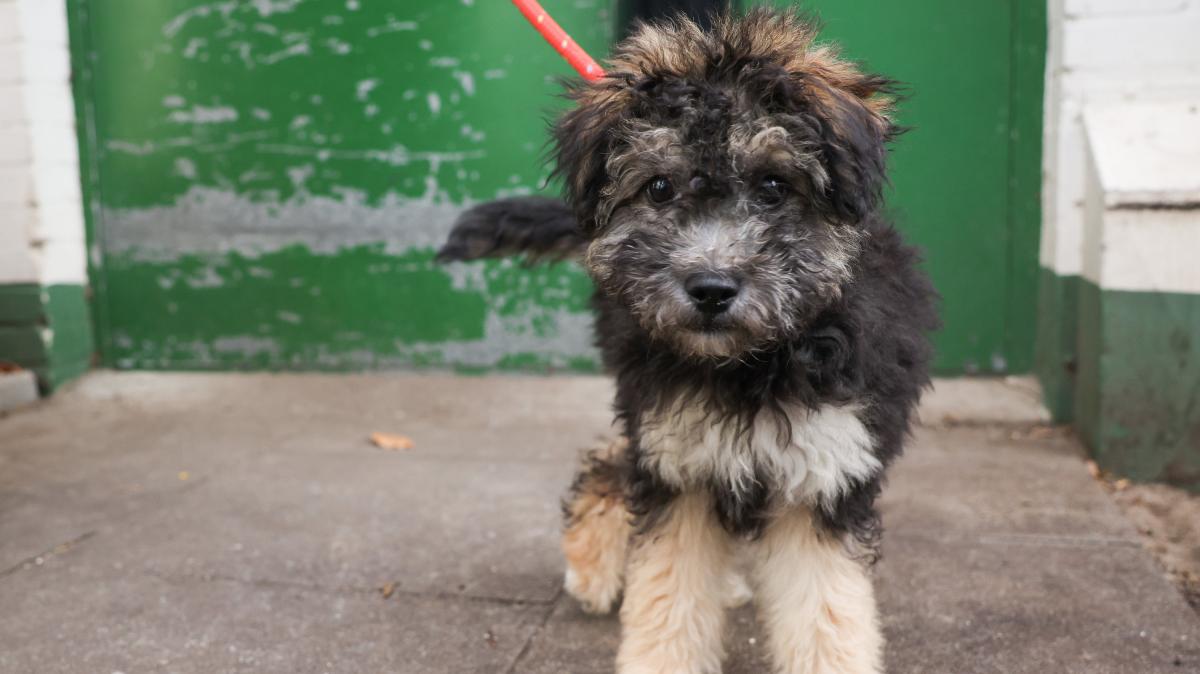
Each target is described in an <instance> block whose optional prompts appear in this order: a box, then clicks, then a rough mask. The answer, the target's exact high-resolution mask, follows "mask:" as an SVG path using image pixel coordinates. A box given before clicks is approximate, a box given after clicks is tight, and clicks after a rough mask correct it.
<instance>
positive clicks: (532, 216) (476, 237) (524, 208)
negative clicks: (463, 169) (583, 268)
mask: <svg viewBox="0 0 1200 674" xmlns="http://www.w3.org/2000/svg"><path fill="white" fill-rule="evenodd" d="M585 245H586V241H585V240H584V238H583V237H582V236H581V235H580V233H579V227H578V225H577V224H576V221H575V216H574V214H572V213H571V209H570V208H567V206H566V204H564V203H563V202H561V201H559V200H557V199H547V198H545V197H513V198H511V199H500V200H497V201H490V202H488V203H485V204H481V205H479V206H475V207H474V208H471V209H469V210H467V211H466V212H465V213H463V214H462V215H461V216H459V218H458V221H457V222H455V223H454V229H453V230H452V231H451V233H450V237H449V238H448V239H447V240H446V243H445V244H443V245H442V248H441V250H439V251H438V254H437V259H438V261H440V262H450V261H455V260H457V261H463V260H478V259H481V258H489V257H505V256H508V255H516V254H521V255H524V256H525V259H526V260H528V261H530V262H534V261H551V260H565V259H571V258H575V257H578V256H579V255H580V253H581V252H582V251H583V248H584V246H585Z"/></svg>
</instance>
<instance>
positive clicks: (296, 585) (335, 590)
mask: <svg viewBox="0 0 1200 674" xmlns="http://www.w3.org/2000/svg"><path fill="white" fill-rule="evenodd" d="M145 573H146V575H148V576H151V577H153V578H157V579H159V580H161V581H163V582H166V583H171V584H173V585H181V584H183V583H189V582H200V583H235V584H238V585H247V586H249V587H257V588H266V589H290V590H305V591H308V592H324V593H327V594H340V593H349V594H361V595H370V594H381V587H364V586H361V585H341V586H336V585H335V586H331V585H321V584H319V583H304V582H300V581H294V580H278V579H275V578H239V577H237V576H230V575H228V574H221V573H206V574H171V573H163V572H161V571H155V570H146V571H145ZM559 594H560V593H556V594H555V595H554V596H553V597H551V598H550V599H529V598H521V597H502V596H496V595H487V594H468V593H462V594H460V593H454V592H445V591H432V592H431V591H422V590H405V589H403V588H399V587H397V588H394V589H393V590H392V591H391V592H390V593H389V596H388V597H387V598H383V599H384V601H386V600H387V599H389V598H391V597H392V596H400V597H408V598H412V599H433V600H439V601H442V600H459V601H466V602H473V603H484V604H497V605H500V606H553V605H554V602H556V601H557V600H558V597H559Z"/></svg>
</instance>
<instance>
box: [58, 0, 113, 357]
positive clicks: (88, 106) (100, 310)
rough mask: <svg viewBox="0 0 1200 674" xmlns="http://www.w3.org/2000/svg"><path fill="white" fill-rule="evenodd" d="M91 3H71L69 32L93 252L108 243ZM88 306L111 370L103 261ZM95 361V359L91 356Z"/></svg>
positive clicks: (91, 269) (94, 272)
mask: <svg viewBox="0 0 1200 674" xmlns="http://www.w3.org/2000/svg"><path fill="white" fill-rule="evenodd" d="M89 12H90V0H67V27H68V33H69V38H70V43H71V45H70V46H71V85H72V93H73V95H74V99H75V125H76V138H77V139H78V146H79V177H80V189H81V194H82V197H83V214H84V233H85V238H86V242H87V250H88V251H96V252H98V251H100V250H101V243H100V242H101V241H103V238H104V237H103V232H104V227H103V217H102V213H103V209H102V201H101V188H100V178H101V171H100V167H99V157H100V151H99V140H98V137H97V132H96V114H95V105H94V102H95V100H96V91H95V71H94V68H93V67H92V60H93V58H94V57H95V51H94V47H93V43H94V40H93V39H92V34H91V21H90V20H89V17H90V14H89ZM87 264H88V269H87V274H88V286H89V288H90V289H91V292H90V293H89V299H88V304H89V305H90V307H89V309H90V311H88V312H87V315H88V320H89V323H90V326H89V333H90V334H91V340H92V343H93V346H94V348H95V350H96V352H97V353H98V354H99V355H100V361H101V362H102V363H103V364H105V365H109V366H111V365H112V362H111V359H106V358H105V354H108V353H109V352H110V351H111V349H110V337H109V336H110V335H111V330H110V329H109V318H108V317H109V311H108V304H107V302H108V299H109V294H108V278H107V275H106V274H105V271H104V257H103V255H100V254H94V253H93V254H89V255H88V261H87ZM89 358H90V357H89Z"/></svg>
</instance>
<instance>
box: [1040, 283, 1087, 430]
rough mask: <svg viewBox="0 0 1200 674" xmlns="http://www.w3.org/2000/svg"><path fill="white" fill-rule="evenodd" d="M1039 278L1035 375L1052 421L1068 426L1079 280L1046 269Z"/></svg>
mask: <svg viewBox="0 0 1200 674" xmlns="http://www.w3.org/2000/svg"><path fill="white" fill-rule="evenodd" d="M1039 275H1040V278H1041V280H1040V281H1039V282H1038V304H1037V306H1038V320H1037V349H1036V357H1035V361H1034V372H1035V374H1036V375H1037V378H1038V381H1039V382H1041V385H1042V392H1043V395H1044V401H1045V404H1046V408H1047V409H1048V410H1049V411H1050V414H1051V416H1052V418H1053V419H1054V420H1055V421H1056V422H1058V423H1067V422H1070V421H1071V419H1072V418H1073V417H1074V411H1075V402H1074V395H1075V387H1076V382H1075V375H1076V369H1077V367H1078V356H1077V354H1076V326H1077V323H1078V321H1079V277H1078V276H1059V275H1058V274H1055V273H1054V272H1053V271H1051V270H1049V269H1046V268H1044V267H1043V268H1042V269H1041V271H1040V273H1039Z"/></svg>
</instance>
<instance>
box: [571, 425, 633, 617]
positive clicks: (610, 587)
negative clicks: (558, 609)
mask: <svg viewBox="0 0 1200 674" xmlns="http://www.w3.org/2000/svg"><path fill="white" fill-rule="evenodd" d="M627 446H628V443H627V442H626V441H625V440H624V439H623V438H622V439H620V440H617V441H616V442H614V443H612V444H611V445H609V446H608V447H607V448H605V449H602V450H598V451H595V452H591V453H589V454H588V456H587V458H586V460H585V461H584V465H583V468H582V469H581V470H580V472H579V474H578V475H577V476H576V477H575V483H574V485H572V487H571V493H570V495H569V496H568V497H567V500H566V502H565V503H564V504H563V511H564V516H565V519H566V525H565V527H564V529H563V538H562V548H563V555H564V556H565V557H566V560H567V575H566V581H565V582H564V584H563V585H564V587H565V588H566V590H567V593H568V594H570V595H571V596H572V597H575V599H577V600H579V603H580V605H581V606H582V607H583V610H584V611H586V612H588V613H608V612H609V611H610V610H612V606H613V603H614V602H615V601H616V600H617V596H618V595H620V594H621V585H622V583H623V581H624V579H625V556H626V551H627V550H628V547H629V537H630V535H631V534H632V526H631V524H630V516H629V511H628V510H627V509H626V507H625V495H624V492H623V491H622V489H621V465H622V462H623V461H624V452H625V449H626V447H627Z"/></svg>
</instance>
